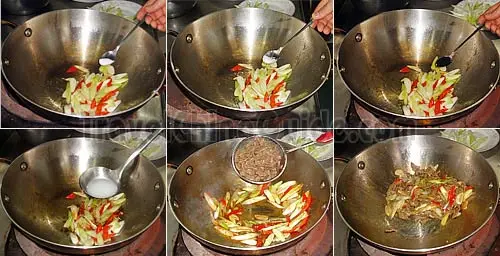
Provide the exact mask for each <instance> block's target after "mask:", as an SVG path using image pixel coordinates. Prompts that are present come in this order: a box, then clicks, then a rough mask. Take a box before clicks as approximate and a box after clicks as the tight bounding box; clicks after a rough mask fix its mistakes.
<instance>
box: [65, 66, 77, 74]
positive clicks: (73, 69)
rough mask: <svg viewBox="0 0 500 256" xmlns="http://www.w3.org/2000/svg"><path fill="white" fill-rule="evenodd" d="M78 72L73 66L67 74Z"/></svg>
mask: <svg viewBox="0 0 500 256" xmlns="http://www.w3.org/2000/svg"><path fill="white" fill-rule="evenodd" d="M76 71H78V69H77V68H76V67H75V66H71V67H70V68H68V70H66V73H75V72H76Z"/></svg>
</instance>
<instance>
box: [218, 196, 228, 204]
mask: <svg viewBox="0 0 500 256" xmlns="http://www.w3.org/2000/svg"><path fill="white" fill-rule="evenodd" d="M219 201H220V203H221V204H222V205H224V206H226V205H227V202H226V199H224V198H222V199H221V200H219Z"/></svg>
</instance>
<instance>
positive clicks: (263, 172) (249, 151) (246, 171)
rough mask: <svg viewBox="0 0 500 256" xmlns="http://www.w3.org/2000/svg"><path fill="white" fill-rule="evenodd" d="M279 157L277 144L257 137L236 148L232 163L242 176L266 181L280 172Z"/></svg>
mask: <svg viewBox="0 0 500 256" xmlns="http://www.w3.org/2000/svg"><path fill="white" fill-rule="evenodd" d="M281 157H282V156H281V150H280V148H279V146H278V145H276V144H275V143H274V142H272V141H270V140H268V139H265V138H262V137H257V138H254V139H251V140H249V141H248V142H247V143H245V144H244V145H242V146H240V147H239V148H238V150H237V151H236V153H235V158H234V164H235V166H236V169H237V170H238V171H239V172H240V175H241V176H242V177H244V178H246V179H248V180H251V181H258V182H260V181H267V180H270V179H272V178H274V177H276V176H277V175H278V173H279V172H280V170H281Z"/></svg>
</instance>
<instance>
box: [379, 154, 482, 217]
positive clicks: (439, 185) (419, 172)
mask: <svg viewBox="0 0 500 256" xmlns="http://www.w3.org/2000/svg"><path fill="white" fill-rule="evenodd" d="M395 174H396V176H398V178H396V179H395V180H394V182H393V183H392V184H391V185H390V186H389V189H388V190H387V195H386V198H385V199H386V203H387V204H386V206H385V214H386V215H387V216H389V217H390V218H391V219H392V218H394V216H396V217H398V218H400V219H404V220H414V221H418V222H426V221H428V220H430V219H439V220H441V225H443V226H444V225H446V223H447V222H448V220H449V219H454V218H456V217H458V216H460V215H461V214H462V211H463V210H465V209H467V206H468V204H469V199H470V198H471V196H472V195H473V194H474V189H473V187H472V186H467V185H466V184H465V183H464V182H463V181H459V180H457V179H456V178H454V177H450V176H447V175H446V174H442V173H441V172H440V171H438V165H436V166H430V167H426V168H420V167H418V166H415V165H413V164H412V168H411V169H409V170H406V171H403V170H401V169H398V170H396V171H395Z"/></svg>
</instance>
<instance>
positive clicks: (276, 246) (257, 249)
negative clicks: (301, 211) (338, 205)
mask: <svg viewBox="0 0 500 256" xmlns="http://www.w3.org/2000/svg"><path fill="white" fill-rule="evenodd" d="M243 139H244V138H242V137H238V138H232V139H228V140H221V141H218V142H215V143H212V144H210V145H207V146H205V147H203V148H201V149H199V150H197V151H195V152H193V153H191V154H190V155H189V156H188V157H187V158H186V159H184V160H183V161H182V162H181V163H180V164H179V165H178V166H177V167H181V166H183V165H184V164H185V162H186V161H187V160H188V159H189V158H190V157H191V156H192V155H194V154H196V153H198V152H199V151H201V150H203V149H205V148H206V147H209V146H211V145H213V144H217V143H220V142H225V141H229V140H232V141H234V142H239V141H241V140H243ZM281 143H282V144H285V145H286V146H290V147H293V146H292V145H290V144H288V143H286V142H282V141H280V144H281ZM308 156H309V157H311V158H312V159H313V160H314V161H315V162H316V163H317V164H318V165H319V162H318V161H316V159H314V157H312V156H311V155H309V154H308ZM320 167H321V169H322V170H323V172H325V175H327V174H326V171H325V169H324V168H323V167H322V166H321V165H320ZM178 170H179V169H176V171H175V173H174V175H173V176H172V178H171V179H170V182H169V184H168V192H167V201H168V204H169V206H170V211H171V212H172V214H173V215H174V217H175V219H176V221H177V222H178V223H179V225H180V226H181V227H182V228H183V229H184V230H185V231H186V232H187V233H188V234H189V235H191V236H193V237H194V238H195V239H196V240H197V241H200V243H202V244H206V245H207V246H210V247H212V248H223V249H224V250H232V251H244V252H255V253H256V254H261V252H263V251H267V250H271V251H272V252H275V251H278V250H280V249H284V248H288V247H289V246H291V245H293V244H295V243H297V242H299V241H300V240H302V239H303V238H305V237H306V235H307V234H309V233H310V232H311V231H312V230H313V229H314V228H315V227H316V226H317V225H318V224H319V223H320V222H321V220H322V219H323V218H324V217H325V216H326V213H327V212H328V209H329V208H330V205H331V204H332V200H333V193H332V189H333V187H332V183H331V182H330V179H326V180H327V182H328V185H329V186H330V187H329V189H328V190H329V196H328V202H327V206H326V208H325V209H324V210H323V213H322V214H321V216H319V217H318V220H317V221H316V222H315V223H314V224H313V225H311V226H310V227H309V228H308V229H307V230H306V231H304V232H302V233H301V234H300V235H298V236H296V237H294V238H292V239H289V240H286V241H285V242H281V243H278V244H274V245H270V246H262V247H233V246H227V245H221V244H217V243H214V242H212V241H209V240H207V239H204V238H203V237H200V236H198V235H196V234H195V233H194V232H192V231H191V230H190V229H189V228H187V227H186V226H185V225H184V223H183V222H182V221H180V219H179V218H178V217H177V214H176V212H175V211H174V210H173V209H175V208H178V207H174V205H173V204H172V202H171V201H172V200H170V199H171V198H172V196H171V195H170V188H171V184H172V182H173V180H174V177H175V175H176V174H177V171H178ZM331 207H333V205H332V206H331ZM280 247H284V248H280ZM266 253H269V252H266Z"/></svg>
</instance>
